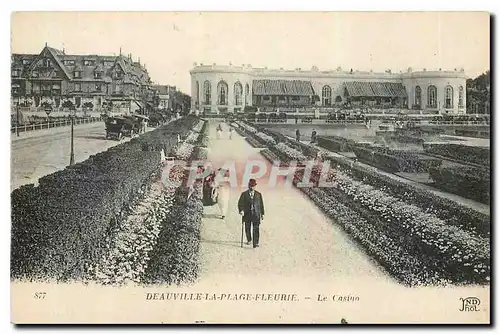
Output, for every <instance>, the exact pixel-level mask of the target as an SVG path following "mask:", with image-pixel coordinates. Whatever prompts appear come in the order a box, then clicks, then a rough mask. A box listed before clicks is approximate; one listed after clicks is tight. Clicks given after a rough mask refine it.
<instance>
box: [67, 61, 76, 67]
mask: <svg viewBox="0 0 500 334" xmlns="http://www.w3.org/2000/svg"><path fill="white" fill-rule="evenodd" d="M64 65H66V66H71V65H75V61H74V60H65V61H64Z"/></svg>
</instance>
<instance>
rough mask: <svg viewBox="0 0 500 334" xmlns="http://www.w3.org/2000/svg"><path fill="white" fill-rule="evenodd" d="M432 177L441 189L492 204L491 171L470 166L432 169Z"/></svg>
mask: <svg viewBox="0 0 500 334" xmlns="http://www.w3.org/2000/svg"><path fill="white" fill-rule="evenodd" d="M430 176H431V178H432V179H433V180H434V181H435V182H436V186H437V187H439V188H442V189H444V190H446V191H449V192H451V193H454V194H457V195H460V196H462V197H466V198H470V199H473V200H476V201H478V202H482V203H485V204H489V203H490V184H491V183H490V182H491V181H490V173H489V171H486V170H484V169H481V168H474V167H469V166H456V167H444V168H432V169H431V170H430Z"/></svg>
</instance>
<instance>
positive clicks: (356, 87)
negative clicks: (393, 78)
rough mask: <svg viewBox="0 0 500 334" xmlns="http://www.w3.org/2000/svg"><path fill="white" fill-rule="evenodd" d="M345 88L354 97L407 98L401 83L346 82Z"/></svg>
mask: <svg viewBox="0 0 500 334" xmlns="http://www.w3.org/2000/svg"><path fill="white" fill-rule="evenodd" d="M344 86H345V88H346V89H347V93H348V94H349V96H352V97H361V96H362V97H407V94H406V90H405V88H404V86H403V85H402V84H401V83H397V82H376V81H368V82H364V81H346V82H344Z"/></svg>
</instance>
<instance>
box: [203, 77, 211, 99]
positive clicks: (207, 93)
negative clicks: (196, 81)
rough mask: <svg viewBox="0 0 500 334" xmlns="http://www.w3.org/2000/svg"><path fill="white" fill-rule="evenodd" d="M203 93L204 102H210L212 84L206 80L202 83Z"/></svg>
mask: <svg viewBox="0 0 500 334" xmlns="http://www.w3.org/2000/svg"><path fill="white" fill-rule="evenodd" d="M203 94H204V95H205V101H204V104H212V86H211V85H210V81H208V80H207V81H205V83H204V84H203Z"/></svg>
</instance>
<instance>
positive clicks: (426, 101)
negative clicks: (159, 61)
mask: <svg viewBox="0 0 500 334" xmlns="http://www.w3.org/2000/svg"><path fill="white" fill-rule="evenodd" d="M190 74H191V93H192V94H191V95H192V99H191V109H192V110H200V111H202V112H204V113H206V114H207V113H213V114H220V113H238V112H243V111H245V110H256V111H259V112H276V111H279V112H286V113H291V112H301V111H306V110H309V111H311V110H314V111H316V112H317V113H318V112H331V111H334V110H336V109H339V108H346V107H347V108H355V109H365V110H371V111H370V112H371V113H377V112H379V111H380V112H381V110H385V111H387V110H389V111H390V110H392V111H395V110H398V111H401V110H402V109H404V110H405V112H407V113H413V114H434V115H437V114H465V106H466V101H465V81H466V79H467V77H466V75H465V72H464V70H463V69H459V70H457V69H455V70H453V71H447V70H442V69H439V70H426V69H423V70H421V71H413V70H412V69H411V68H408V69H407V70H406V72H400V73H392V72H391V71H390V70H387V71H386V72H383V73H375V72H372V71H370V72H362V71H357V70H352V69H350V70H347V71H346V70H343V69H342V68H340V67H339V68H337V69H336V70H324V71H322V70H319V69H318V68H317V67H314V66H313V67H312V68H311V69H310V70H303V69H300V68H297V69H295V70H286V69H283V68H281V69H268V68H267V67H265V68H255V67H252V66H251V65H243V66H235V65H217V64H213V65H203V64H200V65H198V64H196V63H195V64H194V68H193V69H192V70H191V71H190ZM377 110H379V111H377Z"/></svg>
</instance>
